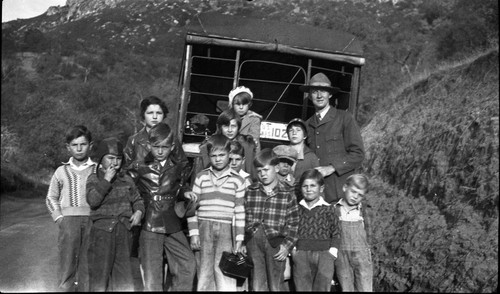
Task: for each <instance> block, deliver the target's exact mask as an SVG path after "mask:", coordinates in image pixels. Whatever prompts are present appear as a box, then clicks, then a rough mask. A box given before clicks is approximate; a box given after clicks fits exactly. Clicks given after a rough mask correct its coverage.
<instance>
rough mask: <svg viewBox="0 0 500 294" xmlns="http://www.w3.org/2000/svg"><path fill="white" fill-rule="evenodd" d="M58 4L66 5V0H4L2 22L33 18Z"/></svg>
mask: <svg viewBox="0 0 500 294" xmlns="http://www.w3.org/2000/svg"><path fill="white" fill-rule="evenodd" d="M58 5H59V6H64V5H66V0H2V22H7V21H11V20H15V19H18V18H32V17H35V16H38V15H40V14H43V13H45V12H46V11H47V9H49V7H50V6H58Z"/></svg>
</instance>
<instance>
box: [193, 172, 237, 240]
mask: <svg viewBox="0 0 500 294" xmlns="http://www.w3.org/2000/svg"><path fill="white" fill-rule="evenodd" d="M193 192H194V193H196V195H197V196H198V199H199V201H198V208H197V209H196V213H195V215H194V216H192V217H190V218H188V219H187V221H188V229H189V236H195V235H199V231H198V220H208V221H214V222H222V223H228V224H231V223H232V221H233V216H234V219H235V224H234V226H235V228H236V238H235V240H236V241H243V239H244V233H245V207H244V206H243V205H244V197H245V182H244V179H243V178H242V177H241V176H240V175H239V174H238V173H237V172H236V171H234V170H233V169H231V168H227V169H226V170H224V171H223V172H222V173H221V174H220V175H216V174H215V173H214V171H213V169H212V167H209V168H206V169H204V170H202V171H201V172H199V173H198V174H197V175H196V179H195V180H194V184H193Z"/></svg>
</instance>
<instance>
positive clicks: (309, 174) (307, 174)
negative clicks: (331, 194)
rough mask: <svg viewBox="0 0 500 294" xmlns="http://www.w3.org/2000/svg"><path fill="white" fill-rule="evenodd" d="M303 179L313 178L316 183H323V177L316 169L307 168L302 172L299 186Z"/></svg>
mask: <svg viewBox="0 0 500 294" xmlns="http://www.w3.org/2000/svg"><path fill="white" fill-rule="evenodd" d="M305 180H315V181H316V183H318V185H320V186H323V185H324V184H325V178H323V175H322V174H321V173H320V172H319V171H318V170H317V169H314V168H312V169H308V170H306V171H304V173H302V176H301V177H300V179H299V187H302V184H304V181H305Z"/></svg>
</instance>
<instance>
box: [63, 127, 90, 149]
mask: <svg viewBox="0 0 500 294" xmlns="http://www.w3.org/2000/svg"><path fill="white" fill-rule="evenodd" d="M81 136H84V137H85V138H86V139H87V140H88V141H89V142H92V134H91V133H90V131H89V130H88V129H87V127H86V126H83V125H77V126H74V127H72V128H70V129H69V130H68V131H67V132H66V143H67V144H69V143H71V141H73V140H74V139H76V138H79V137H81Z"/></svg>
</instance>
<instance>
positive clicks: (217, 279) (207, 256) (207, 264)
mask: <svg viewBox="0 0 500 294" xmlns="http://www.w3.org/2000/svg"><path fill="white" fill-rule="evenodd" d="M207 150H208V155H209V158H210V166H209V167H208V168H206V169H204V170H202V171H200V172H199V173H198V174H197V175H196V178H195V180H194V184H193V193H195V194H196V195H197V196H198V199H199V203H198V208H197V210H196V214H195V215H194V216H192V217H190V218H188V220H187V221H188V228H189V236H190V237H191V248H192V249H193V250H200V265H199V267H198V285H197V290H198V291H236V279H234V278H231V277H228V276H225V275H224V274H223V273H222V272H221V270H220V268H219V262H220V259H221V256H222V252H223V251H232V252H234V253H237V252H239V251H240V248H241V244H242V242H243V239H244V229H245V208H244V206H243V204H244V196H245V183H244V179H243V178H242V177H241V176H240V175H239V174H238V173H237V172H236V171H235V170H234V169H232V168H231V167H230V166H229V152H230V150H231V146H230V140H229V139H228V138H227V137H226V136H224V135H222V134H216V135H213V136H212V137H210V138H209V139H208V141H207ZM233 218H234V220H235V221H234V229H235V230H234V231H235V236H233V234H232V231H233ZM233 238H234V240H235V246H233Z"/></svg>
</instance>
